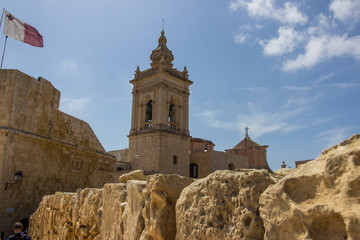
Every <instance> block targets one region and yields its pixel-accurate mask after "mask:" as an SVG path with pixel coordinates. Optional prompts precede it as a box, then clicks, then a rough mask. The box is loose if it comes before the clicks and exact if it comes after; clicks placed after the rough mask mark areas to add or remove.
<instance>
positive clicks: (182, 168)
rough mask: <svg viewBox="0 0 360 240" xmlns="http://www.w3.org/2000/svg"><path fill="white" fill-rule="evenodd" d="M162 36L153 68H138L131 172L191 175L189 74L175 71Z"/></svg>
mask: <svg viewBox="0 0 360 240" xmlns="http://www.w3.org/2000/svg"><path fill="white" fill-rule="evenodd" d="M166 42H167V40H166V37H165V32H164V31H162V32H161V36H160V37H159V40H158V46H157V47H156V48H155V49H154V50H153V51H152V53H151V55H150V59H151V61H152V62H151V63H150V65H151V68H149V69H146V70H143V71H141V70H140V68H139V67H137V69H136V71H135V76H134V79H132V80H131V81H130V83H131V84H132V85H133V91H132V95H133V104H132V117H131V129H130V134H129V161H130V164H131V168H132V169H143V170H146V171H150V172H162V173H176V174H181V175H185V176H187V175H189V146H190V138H191V137H190V133H189V95H190V90H189V86H190V85H191V84H192V81H190V80H189V79H188V76H189V75H188V71H187V69H186V67H184V70H183V71H179V70H177V69H176V68H173V64H172V61H173V60H174V56H173V54H172V52H171V51H170V50H169V49H168V48H167V46H166Z"/></svg>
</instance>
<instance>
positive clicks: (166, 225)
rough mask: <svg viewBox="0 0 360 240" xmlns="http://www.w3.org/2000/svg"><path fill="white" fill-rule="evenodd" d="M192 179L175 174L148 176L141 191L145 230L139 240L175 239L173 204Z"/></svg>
mask: <svg viewBox="0 0 360 240" xmlns="http://www.w3.org/2000/svg"><path fill="white" fill-rule="evenodd" d="M193 181H194V180H192V179H191V178H187V177H182V176H179V175H175V174H170V175H163V174H155V175H151V176H149V177H148V180H147V183H146V189H145V190H144V191H143V196H144V199H145V208H144V209H143V211H142V216H143V218H144V219H145V230H144V232H143V234H142V236H141V238H140V239H141V240H171V239H175V235H176V223H175V220H176V219H175V204H176V201H177V200H178V198H179V196H180V193H181V192H182V190H183V189H184V188H185V187H186V186H188V185H189V184H191V183H192V182H193Z"/></svg>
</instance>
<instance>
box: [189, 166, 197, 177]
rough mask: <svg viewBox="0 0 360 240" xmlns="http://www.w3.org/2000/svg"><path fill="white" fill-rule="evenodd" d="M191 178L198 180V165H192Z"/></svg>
mask: <svg viewBox="0 0 360 240" xmlns="http://www.w3.org/2000/svg"><path fill="white" fill-rule="evenodd" d="M190 177H191V178H198V165H197V164H196V163H190Z"/></svg>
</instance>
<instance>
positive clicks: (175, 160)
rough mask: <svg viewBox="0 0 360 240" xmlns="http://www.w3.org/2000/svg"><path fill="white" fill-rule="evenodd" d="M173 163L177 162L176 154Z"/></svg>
mask: <svg viewBox="0 0 360 240" xmlns="http://www.w3.org/2000/svg"><path fill="white" fill-rule="evenodd" d="M173 163H174V164H177V156H176V155H174V158H173Z"/></svg>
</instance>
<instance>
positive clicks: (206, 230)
mask: <svg viewBox="0 0 360 240" xmlns="http://www.w3.org/2000/svg"><path fill="white" fill-rule="evenodd" d="M272 183H274V182H273V179H272V178H271V176H270V174H269V173H268V171H267V170H237V171H228V170H224V171H216V172H215V173H213V174H210V175H209V176H208V177H206V178H204V179H201V180H198V181H196V182H194V183H192V184H191V185H189V186H188V187H186V188H185V189H184V190H183V192H182V193H181V196H180V198H179V200H178V202H177V204H176V225H177V234H176V239H177V240H182V239H207V240H210V239H211V240H215V239H218V240H220V239H222V240H225V239H229V240H230V239H263V235H264V228H263V223H262V220H261V218H260V216H259V197H260V194H261V193H262V192H263V191H264V190H265V189H266V188H267V187H268V186H269V185H270V184H272Z"/></svg>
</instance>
